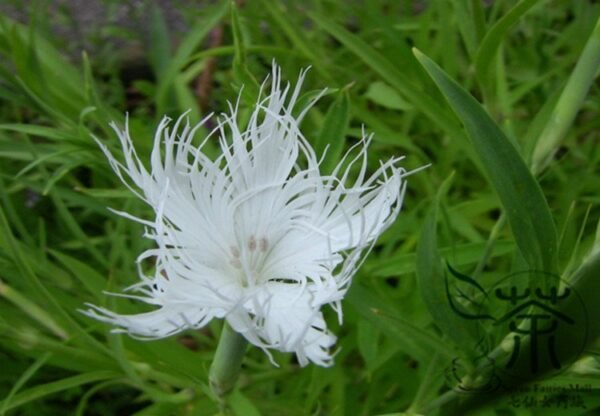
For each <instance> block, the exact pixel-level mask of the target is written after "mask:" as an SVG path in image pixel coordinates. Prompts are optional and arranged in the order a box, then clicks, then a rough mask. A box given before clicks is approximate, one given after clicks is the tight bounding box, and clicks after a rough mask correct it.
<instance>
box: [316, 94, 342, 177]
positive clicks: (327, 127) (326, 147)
mask: <svg viewBox="0 0 600 416" xmlns="http://www.w3.org/2000/svg"><path fill="white" fill-rule="evenodd" d="M349 124H350V101H349V98H348V91H347V89H343V90H342V91H340V93H339V94H338V96H337V97H336V99H335V101H334V102H333V103H331V105H330V106H329V109H328V110H327V113H326V114H325V119H324V120H323V125H322V127H321V130H320V132H319V135H318V136H317V140H316V142H315V152H316V154H317V157H321V156H322V155H323V154H325V157H324V158H323V162H322V163H321V171H322V172H323V173H325V174H328V173H331V172H332V171H333V169H334V168H335V166H336V165H337V163H338V162H339V160H340V158H341V156H342V152H343V150H344V145H345V144H346V130H347V129H348V125H349Z"/></svg>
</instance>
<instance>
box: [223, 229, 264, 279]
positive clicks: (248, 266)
mask: <svg viewBox="0 0 600 416" xmlns="http://www.w3.org/2000/svg"><path fill="white" fill-rule="evenodd" d="M268 249H269V240H268V239H267V238H266V237H265V236H261V237H258V238H257V237H256V236H254V235H251V236H250V237H249V238H248V239H247V240H246V244H244V245H242V247H239V246H237V245H236V246H231V247H230V253H231V257H230V260H229V264H230V265H231V266H233V268H234V269H236V270H238V271H239V279H240V282H241V283H242V286H244V287H246V286H251V285H253V284H254V283H256V282H257V280H259V279H258V278H259V274H260V271H261V269H262V267H263V265H264V263H265V259H266V257H267V250H268Z"/></svg>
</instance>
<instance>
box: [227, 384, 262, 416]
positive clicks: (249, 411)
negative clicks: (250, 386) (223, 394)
mask: <svg viewBox="0 0 600 416" xmlns="http://www.w3.org/2000/svg"><path fill="white" fill-rule="evenodd" d="M227 404H229V406H231V410H232V411H233V414H234V415H235V416H260V415H261V413H260V411H259V410H258V409H257V408H256V406H255V405H254V404H253V403H252V402H251V401H250V399H248V398H247V397H246V396H245V395H244V394H243V393H242V392H241V391H240V390H239V389H235V390H234V391H233V392H232V393H231V394H230V395H229V397H228V398H227Z"/></svg>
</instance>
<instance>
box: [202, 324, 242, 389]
mask: <svg viewBox="0 0 600 416" xmlns="http://www.w3.org/2000/svg"><path fill="white" fill-rule="evenodd" d="M247 343H248V342H247V341H246V339H245V338H244V337H243V336H242V335H240V334H238V333H237V332H235V331H234V330H233V329H231V327H230V326H229V324H227V322H225V323H223V330H222V331H221V338H220V339H219V345H217V351H216V352H215V358H214V359H213V362H212V364H211V366H210V370H209V373H208V380H209V383H210V388H211V390H212V391H213V393H214V394H215V395H216V396H217V398H218V399H219V400H223V399H224V397H225V395H227V393H229V391H231V389H232V388H233V387H234V386H235V382H236V380H237V378H238V375H239V374H240V369H241V368H242V360H243V358H244V353H245V351H246V345H247Z"/></svg>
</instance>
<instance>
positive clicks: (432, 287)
mask: <svg viewBox="0 0 600 416" xmlns="http://www.w3.org/2000/svg"><path fill="white" fill-rule="evenodd" d="M452 179H453V175H452V176H450V177H448V178H447V179H446V180H445V181H444V182H443V183H442V185H441V186H440V188H439V190H438V193H437V195H436V198H435V201H434V203H433V206H432V207H431V209H430V212H429V214H428V215H427V218H426V219H425V222H424V224H423V226H422V228H421V237H420V239H419V244H418V246H417V278H418V282H419V290H420V292H421V296H422V297H423V301H424V303H425V306H426V307H427V309H428V310H429V313H430V314H431V316H432V317H433V321H434V322H435V324H436V325H437V326H438V327H439V328H440V329H441V330H442V332H443V333H444V334H446V335H447V336H448V337H449V338H450V339H451V340H452V341H453V342H454V343H455V344H456V345H458V346H459V347H461V348H462V349H463V350H465V351H471V350H473V349H474V348H475V347H476V346H477V344H478V342H479V341H480V339H481V337H482V336H483V333H482V331H481V328H480V326H479V324H478V322H477V321H473V320H466V319H464V318H463V317H462V316H461V315H460V314H458V313H456V311H455V308H454V307H453V305H454V304H453V302H452V299H451V296H450V295H449V293H448V280H447V279H448V277H447V276H446V273H445V271H444V268H443V266H442V258H441V256H440V254H439V251H438V248H437V245H438V243H437V221H438V212H439V207H440V203H441V199H442V198H443V197H444V195H445V194H446V192H447V191H448V188H449V187H450V184H451V182H452Z"/></svg>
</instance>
